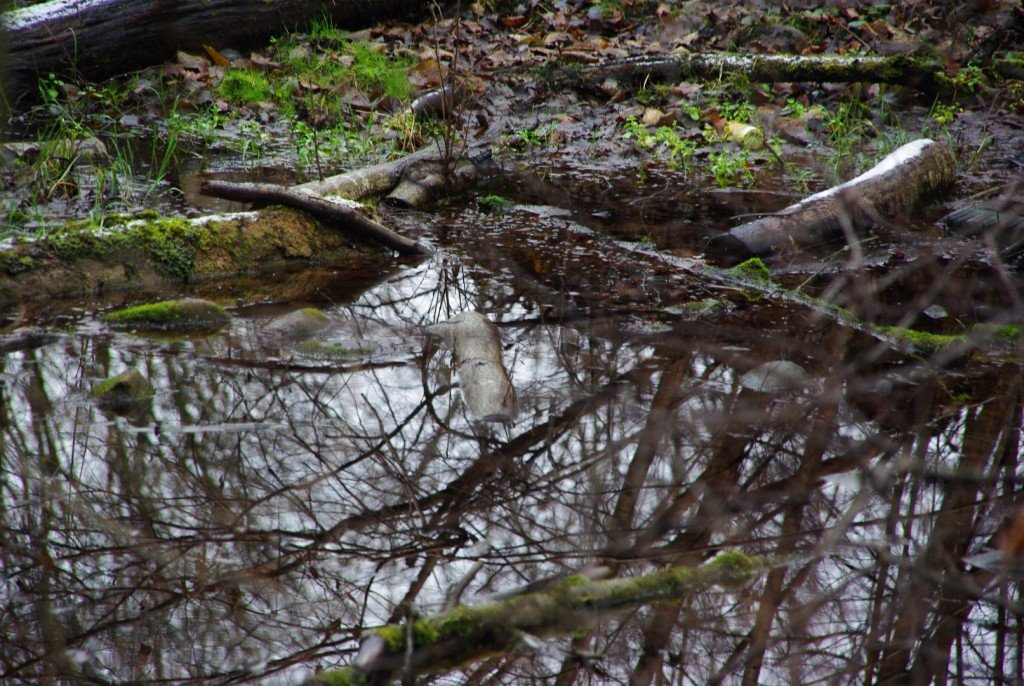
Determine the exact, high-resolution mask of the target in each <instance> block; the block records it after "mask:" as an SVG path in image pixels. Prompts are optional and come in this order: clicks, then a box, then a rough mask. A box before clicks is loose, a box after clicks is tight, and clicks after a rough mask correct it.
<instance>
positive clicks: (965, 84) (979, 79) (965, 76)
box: [952, 64, 985, 93]
mask: <svg viewBox="0 0 1024 686" xmlns="http://www.w3.org/2000/svg"><path fill="white" fill-rule="evenodd" d="M952 81H953V86H954V87H956V89H957V90H958V91H967V92H968V93H973V92H974V91H975V90H977V88H978V86H980V85H981V84H982V83H984V82H985V72H984V71H982V69H981V67H979V66H978V65H977V64H969V65H967V66H966V67H964V68H963V69H961V70H960V71H959V72H958V73H957V75H956V76H954V77H953V79H952Z"/></svg>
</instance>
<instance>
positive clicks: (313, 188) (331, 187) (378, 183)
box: [293, 145, 441, 200]
mask: <svg viewBox="0 0 1024 686" xmlns="http://www.w3.org/2000/svg"><path fill="white" fill-rule="evenodd" d="M440 159H441V153H440V151H439V149H438V148H437V146H434V145H429V146H427V147H425V148H420V149H419V150H417V151H416V152H414V153H412V154H410V155H406V156H405V157H400V158H398V159H395V160H388V161H387V162H380V163H378V164H373V165H370V166H369V167H362V168H360V169H353V170H352V171H347V172H344V173H342V174H335V175H334V176H328V177H327V178H326V179H321V180H320V181H310V182H308V183H302V184H299V185H297V186H293V188H294V190H296V191H299V192H301V193H307V194H309V195H319V196H329V195H330V196H338V197H341V198H348V199H349V200H362V199H364V198H368V197H370V196H372V195H381V194H383V193H387V192H388V191H390V190H391V189H392V188H394V187H395V184H396V183H398V180H399V179H401V178H402V174H403V173H405V170H406V169H408V168H409V167H411V166H412V165H414V164H418V163H420V162H433V161H439V160H440Z"/></svg>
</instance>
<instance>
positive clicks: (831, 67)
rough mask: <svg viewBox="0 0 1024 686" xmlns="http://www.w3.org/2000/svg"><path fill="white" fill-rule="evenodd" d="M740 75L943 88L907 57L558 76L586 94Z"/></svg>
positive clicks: (700, 64)
mask: <svg viewBox="0 0 1024 686" xmlns="http://www.w3.org/2000/svg"><path fill="white" fill-rule="evenodd" d="M733 75H736V76H743V77H745V78H746V79H748V80H749V81H751V82H755V83H795V82H811V83H855V82H858V81H865V82H868V83H891V84H897V85H900V86H907V87H909V88H915V89H917V90H921V91H925V92H928V93H934V92H939V91H943V90H945V89H946V88H947V84H948V80H947V79H946V77H945V73H944V72H943V70H942V66H941V64H939V63H937V62H930V61H926V60H922V59H920V58H917V57H912V56H908V55H892V56H876V55H870V56H857V57H848V56H841V55H737V54H732V53H692V54H685V55H666V56H662V57H636V58H631V59H626V60H619V61H615V62H604V63H600V64H594V65H587V66H584V67H578V66H575V65H573V66H570V67H566V68H565V72H564V73H560V74H559V75H558V77H557V78H558V79H560V80H563V81H564V82H565V84H566V85H568V86H570V87H575V88H583V89H585V90H590V91H603V90H606V83H607V82H608V81H609V80H611V81H613V82H615V83H617V84H618V85H619V86H638V85H641V84H643V83H646V82H649V81H660V82H674V81H693V80H708V79H721V78H727V77H729V76H733Z"/></svg>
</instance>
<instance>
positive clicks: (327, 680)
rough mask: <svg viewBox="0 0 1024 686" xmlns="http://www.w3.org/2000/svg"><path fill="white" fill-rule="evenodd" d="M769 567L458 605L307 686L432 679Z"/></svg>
mask: <svg viewBox="0 0 1024 686" xmlns="http://www.w3.org/2000/svg"><path fill="white" fill-rule="evenodd" d="M766 566H767V563H766V562H765V561H763V560H760V559H756V558H752V557H748V556H747V555H744V554H743V553H738V552H727V553H721V554H720V555H718V556H717V557H715V558H714V559H713V560H711V561H710V562H708V563H707V564H705V565H702V566H700V567H670V568H668V569H662V570H659V571H657V572H652V573H651V574H647V575H644V576H638V577H632V578H621V579H608V580H605V581H591V580H589V579H587V578H586V577H584V576H573V577H569V578H568V579H565V580H564V581H562V582H561V583H559V584H556V585H555V586H554V587H553V588H550V589H549V590H547V591H543V592H537V593H527V594H524V595H520V596H515V597H512V598H509V599H507V600H500V601H495V602H490V603H484V604H481V605H471V606H465V605H464V606H460V607H456V608H455V609H453V610H450V611H448V612H445V613H444V614H441V615H436V616H433V617H421V618H419V619H416V620H414V621H412V622H411V623H407V624H388V625H386V626H383V627H381V628H379V629H377V630H375V631H374V632H373V633H371V634H369V635H368V636H367V637H366V638H364V639H363V641H362V643H361V644H360V647H359V654H358V655H357V656H356V659H355V662H354V664H352V665H351V666H349V667H345V668H342V669H335V670H328V671H325V672H321V673H320V674H317V675H315V676H313V678H311V679H309V680H308V681H307V682H306V685H307V686H314V685H315V686H324V684H332V685H333V684H379V683H388V682H389V681H391V680H393V679H395V678H396V677H398V676H399V675H402V674H406V675H413V674H425V673H437V672H442V671H448V670H452V669H456V668H458V667H459V666H460V665H464V664H466V663H468V662H471V661H473V660H479V659H481V658H483V657H486V656H488V655H495V654H503V653H508V652H510V651H512V650H513V649H515V648H516V647H518V646H520V645H527V646H531V645H532V646H533V647H537V645H538V643H539V642H538V640H537V639H538V638H548V637H554V636H564V635H568V634H571V633H572V632H574V631H579V630H583V629H586V628H587V627H588V626H590V625H592V624H594V623H595V622H597V621H600V620H602V619H605V618H607V617H609V616H613V615H617V614H621V613H623V612H626V611H628V610H631V609H635V608H637V607H640V606H642V605H645V604H648V603H652V602H657V601H660V600H668V599H675V598H683V597H686V596H687V595H690V594H692V593H695V592H697V591H700V590H702V589H704V588H707V587H710V586H712V585H721V586H725V587H734V586H736V585H743V584H745V583H747V582H749V581H751V580H752V579H754V578H756V577H757V576H758V575H759V574H760V573H761V571H762V570H763V569H764V568H765V567H766Z"/></svg>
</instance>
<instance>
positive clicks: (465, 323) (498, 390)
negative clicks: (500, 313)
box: [427, 311, 516, 422]
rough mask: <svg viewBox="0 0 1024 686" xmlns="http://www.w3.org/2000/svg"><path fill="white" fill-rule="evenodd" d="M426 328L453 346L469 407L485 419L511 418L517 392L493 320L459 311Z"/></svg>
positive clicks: (476, 415) (460, 379) (455, 360)
mask: <svg viewBox="0 0 1024 686" xmlns="http://www.w3.org/2000/svg"><path fill="white" fill-rule="evenodd" d="M427 332H428V333H430V334H433V335H435V336H440V337H441V338H443V339H444V341H445V342H446V343H447V344H448V346H449V347H450V348H451V349H452V358H453V360H454V366H455V370H456V372H457V373H458V375H459V384H460V386H461V387H462V397H463V398H464V399H465V401H466V405H467V406H468V407H469V411H470V412H471V413H472V414H473V415H474V416H475V417H477V418H478V419H480V420H482V421H485V422H507V421H511V420H512V419H513V418H514V417H515V413H516V392H515V389H514V388H513V387H512V382H511V381H510V380H509V377H508V371H507V370H506V369H505V363H504V362H503V361H502V356H501V342H500V341H499V340H498V327H496V326H495V325H494V322H492V321H491V320H490V319H488V318H487V317H485V316H484V315H482V314H480V313H479V312H473V311H469V312H462V313H461V314H459V315H458V316H456V317H453V318H452V319H449V320H448V321H446V322H440V323H438V324H433V325H431V326H428V327H427Z"/></svg>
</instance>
